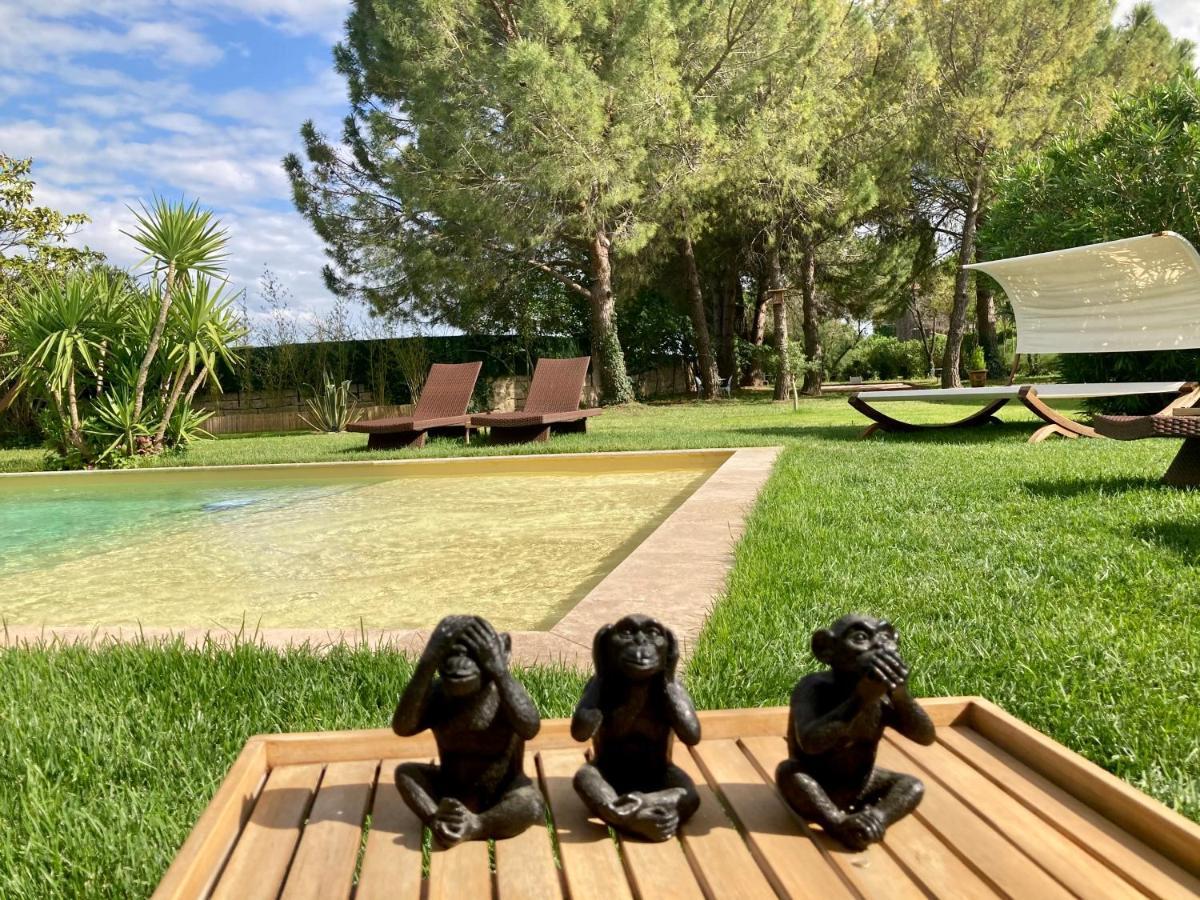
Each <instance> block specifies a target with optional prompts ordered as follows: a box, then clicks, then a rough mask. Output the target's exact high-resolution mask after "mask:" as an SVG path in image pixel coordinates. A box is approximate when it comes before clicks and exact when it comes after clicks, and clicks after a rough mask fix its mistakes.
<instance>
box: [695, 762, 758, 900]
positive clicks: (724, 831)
mask: <svg viewBox="0 0 1200 900" xmlns="http://www.w3.org/2000/svg"><path fill="white" fill-rule="evenodd" d="M675 764H676V765H677V766H679V768H681V769H683V770H684V771H685V772H687V773H688V775H690V776H691V777H692V780H693V781H695V782H696V790H697V792H698V793H699V794H700V809H698V810H697V811H696V814H695V815H694V816H692V818H691V819H690V820H688V821H687V822H686V823H685V824H684V826H683V829H682V830H681V833H680V840H682V841H683V848H684V851H685V852H686V853H687V855H688V858H689V860H690V861H691V863H692V868H693V869H694V870H695V871H697V872H698V873H699V875H700V880H701V882H703V884H704V886H705V887H706V888H707V889H708V894H709V896H711V897H737V898H738V900H775V897H776V894H775V891H774V890H773V889H772V888H771V883H770V882H769V881H767V876H766V875H764V874H763V873H762V870H761V869H760V868H759V867H758V860H756V859H755V858H754V854H752V853H751V852H750V849H749V848H748V847H747V846H746V842H745V841H744V840H743V839H742V836H741V834H740V833H739V832H738V829H737V825H735V824H734V823H733V822H732V821H731V820H730V818H729V816H728V815H726V813H725V808H724V807H723V806H721V800H720V798H719V797H718V796H717V792H716V791H715V790H713V787H712V786H711V785H710V784H709V783H708V780H707V779H706V778H705V777H704V773H703V772H702V771H701V770H700V766H699V765H697V764H696V760H695V759H693V758H692V754H691V753H690V752H689V751H688V750H687V749H686V748H681V747H679V746H678V745H676V749H675Z"/></svg>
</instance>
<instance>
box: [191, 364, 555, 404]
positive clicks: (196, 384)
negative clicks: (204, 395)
mask: <svg viewBox="0 0 1200 900" xmlns="http://www.w3.org/2000/svg"><path fill="white" fill-rule="evenodd" d="M529 370H530V371H531V372H532V371H533V367H532V366H530V367H529ZM207 377H208V366H201V367H200V373H199V374H198V375H197V376H196V380H195V381H193V382H192V386H191V387H190V388H188V392H187V396H185V397H184V398H183V402H184V403H186V404H187V405H188V406H191V405H192V398H193V397H195V396H196V391H197V390H199V388H200V385H202V384H204V379H205V378H207ZM375 402H376V403H377V404H379V405H380V406H382V405H383V400H381V399H380V398H379V397H376V398H375Z"/></svg>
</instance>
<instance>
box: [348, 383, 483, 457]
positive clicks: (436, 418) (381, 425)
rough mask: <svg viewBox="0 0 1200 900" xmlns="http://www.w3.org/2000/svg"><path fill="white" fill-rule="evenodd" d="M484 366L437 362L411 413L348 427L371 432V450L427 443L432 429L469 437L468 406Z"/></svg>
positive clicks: (350, 429) (436, 431)
mask: <svg viewBox="0 0 1200 900" xmlns="http://www.w3.org/2000/svg"><path fill="white" fill-rule="evenodd" d="M482 366H483V363H480V362H469V363H449V364H448V363H434V364H433V365H432V366H431V367H430V369H429V377H428V378H427V379H426V380H425V388H424V390H422V391H421V398H420V399H419V400H418V401H417V405H416V406H415V407H413V413H412V415H411V416H394V417H392V418H387V419H367V420H366V421H364V422H355V423H354V424H353V425H350V426H348V428H347V430H348V431H356V432H359V433H361V434H367V435H370V437H369V438H367V449H368V450H391V449H395V448H398V447H424V446H425V437H426V435H428V434H429V433H430V432H433V433H434V434H439V433H440V434H453V435H455V436H457V435H462V436H464V437H465V436H467V434H468V433H469V432H468V429H469V427H470V416H468V415H467V406H468V405H469V404H470V402H471V393H472V392H473V391H474V390H475V381H476V380H477V379H478V378H479V370H480V368H481V367H482Z"/></svg>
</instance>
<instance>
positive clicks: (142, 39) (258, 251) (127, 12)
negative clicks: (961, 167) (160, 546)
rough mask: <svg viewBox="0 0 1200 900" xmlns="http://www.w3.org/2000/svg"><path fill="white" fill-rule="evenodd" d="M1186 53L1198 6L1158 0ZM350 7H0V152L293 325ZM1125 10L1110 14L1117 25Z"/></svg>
mask: <svg viewBox="0 0 1200 900" xmlns="http://www.w3.org/2000/svg"><path fill="white" fill-rule="evenodd" d="M1154 5H1155V8H1156V9H1157V10H1158V13H1159V16H1160V17H1161V18H1162V19H1163V20H1164V21H1165V22H1166V23H1167V24H1168V26H1169V27H1171V29H1172V31H1173V32H1174V33H1176V34H1178V35H1180V36H1183V37H1189V38H1191V39H1192V40H1195V41H1197V42H1200V0H1157V2H1155V4H1154ZM348 6H349V0H41V2H37V0H24V2H22V0H0V23H3V25H4V28H3V31H0V152H3V153H6V154H8V155H9V156H15V157H25V156H32V157H33V158H34V160H35V169H34V173H35V178H36V179H37V181H38V189H37V197H38V200H39V202H41V203H45V204H48V205H50V206H53V207H55V208H58V209H61V210H64V211H70V212H85V213H87V214H88V215H89V216H91V218H92V223H91V224H90V225H88V226H86V227H85V228H84V229H83V230H82V231H81V232H80V233H79V235H77V237H76V241H77V242H78V243H86V244H88V245H90V246H92V247H95V248H96V249H98V250H102V251H103V252H105V253H106V254H108V256H109V258H110V259H111V260H112V261H113V262H115V263H118V264H122V265H132V264H134V263H135V262H137V255H136V253H135V252H134V251H133V249H132V248H131V247H130V242H129V240H128V239H127V238H125V237H124V236H122V235H121V234H120V231H121V229H123V228H128V227H129V224H130V214H129V212H128V210H127V206H129V205H132V204H136V203H137V202H138V201H139V200H141V199H145V198H149V197H150V196H151V195H152V194H154V193H160V194H164V195H166V196H169V197H178V196H181V195H185V196H187V197H188V198H198V199H199V200H200V201H201V202H202V203H203V204H205V205H207V206H211V207H212V208H214V209H216V210H217V211H218V212H219V213H220V215H221V217H222V219H223V221H224V222H225V223H226V224H227V225H228V226H229V229H230V232H231V246H230V261H229V270H230V275H231V280H232V281H233V282H234V284H235V285H236V286H238V287H246V288H247V289H248V301H249V303H250V306H251V307H252V308H253V307H254V305H255V302H256V301H257V283H258V278H259V276H260V275H261V273H262V270H263V267H264V266H265V265H266V266H270V267H271V269H272V270H274V272H275V273H276V275H277V276H278V277H279V279H280V280H281V281H282V283H283V284H284V285H285V286H287V287H288V288H289V289H290V290H291V292H292V293H293V295H294V301H293V307H294V309H295V310H296V312H297V314H298V316H299V318H300V319H301V320H302V321H301V323H300V324H301V327H302V328H303V327H304V321H303V320H305V319H308V318H309V317H310V314H311V313H313V312H316V313H320V312H321V311H322V310H326V309H328V308H329V306H330V305H331V304H332V298H331V297H330V296H329V295H328V293H327V292H326V291H325V289H324V286H323V285H322V283H321V278H320V270H321V266H322V264H323V262H324V254H323V252H322V247H321V244H320V242H319V241H318V240H317V238H316V237H315V236H314V235H313V233H312V231H311V229H310V228H309V227H308V225H307V224H306V223H305V222H304V221H303V219H301V217H300V216H299V215H298V214H297V213H296V212H295V211H294V209H293V208H292V204H291V199H290V192H289V188H288V184H287V179H286V178H285V177H284V175H283V171H282V169H281V168H280V165H279V161H280V159H281V158H282V157H283V155H284V154H285V153H287V152H289V151H292V150H298V149H300V141H299V138H298V136H297V134H298V129H299V126H300V123H301V122H303V121H304V120H305V119H307V118H312V119H314V120H315V121H316V122H317V124H318V127H319V128H321V129H322V130H324V131H326V132H329V133H336V132H337V131H338V130H339V128H340V124H339V123H340V120H341V117H342V116H343V115H344V113H345V109H346V103H345V88H344V85H343V83H342V80H341V79H340V78H339V77H338V76H337V75H336V74H335V73H334V72H333V69H332V64H331V56H330V50H331V47H332V45H333V44H334V42H335V41H336V40H337V39H338V38H339V36H340V33H341V27H342V22H343V20H344V18H345V15H346V12H347V9H348ZM1132 6H1133V0H1122V2H1120V4H1119V6H1118V15H1120V14H1123V13H1124V12H1126V11H1127V10H1128V9H1129V8H1131V7H1132Z"/></svg>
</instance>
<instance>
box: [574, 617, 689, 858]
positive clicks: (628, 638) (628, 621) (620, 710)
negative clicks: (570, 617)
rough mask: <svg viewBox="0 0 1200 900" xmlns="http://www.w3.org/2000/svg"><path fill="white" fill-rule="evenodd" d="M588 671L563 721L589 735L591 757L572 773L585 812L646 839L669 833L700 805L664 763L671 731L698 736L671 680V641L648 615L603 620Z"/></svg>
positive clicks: (675, 651) (682, 694) (685, 780)
mask: <svg viewBox="0 0 1200 900" xmlns="http://www.w3.org/2000/svg"><path fill="white" fill-rule="evenodd" d="M592 657H593V661H594V662H595V666H596V674H595V675H594V676H592V679H591V680H590V681H589V682H588V683H587V687H586V688H584V691H583V697H582V698H581V699H580V701H579V705H578V706H577V707H576V708H575V716H574V718H572V719H571V736H572V737H573V738H575V740H577V741H586V740H589V739H591V740H592V747H593V753H594V755H593V757H592V760H591V762H589V763H587V764H585V765H584V766H583V768H581V769H580V770H579V771H578V772H577V773H576V775H575V791H576V793H578V794H579V796H580V798H581V799H582V800H583V803H584V805H585V806H587V808H588V810H589V811H590V812H591V813H592V815H594V816H596V817H597V818H599V819H601V820H602V821H604V822H606V823H607V824H609V825H611V826H613V827H614V828H616V829H618V830H620V831H622V832H625V833H626V834H632V835H635V836H638V837H642V838H645V839H646V840H650V841H665V840H668V839H669V838H671V837H672V836H673V835H674V834H675V832H676V831H677V830H678V828H679V826H680V824H681V823H683V822H686V821H687V820H688V819H689V818H690V817H691V816H692V814H693V813H695V812H696V810H697V809H698V808H699V806H700V795H699V794H698V793H697V792H696V786H695V784H693V783H692V779H691V778H689V777H688V775H687V773H686V772H684V771H683V770H682V769H680V768H679V767H678V766H675V765H673V764H672V763H671V737H672V735H673V734H674V735H678V736H679V739H680V740H681V741H683V742H684V743H685V744H687V745H688V746H694V745H695V744H697V743H698V742H699V741H700V720H699V719H698V718H697V717H696V708H695V707H694V706H693V705H692V698H691V697H689V696H688V694H687V691H686V690H684V687H683V685H682V684H680V683H679V682H678V681H677V680H676V679H675V668H676V666H677V665H678V663H679V645H678V644H677V643H676V641H675V635H673V634H672V633H671V632H670V631H669V630H668V629H666V628H664V627H663V626H662V625H661V624H660V623H659V622H657V621H655V620H654V619H651V618H649V617H648V616H638V615H633V616H626V617H625V618H623V619H621V621H619V622H617V623H616V624H615V625H605V626H604V627H603V628H601V629H600V630H599V631H598V632H596V638H595V640H594V641H593V642H592Z"/></svg>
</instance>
